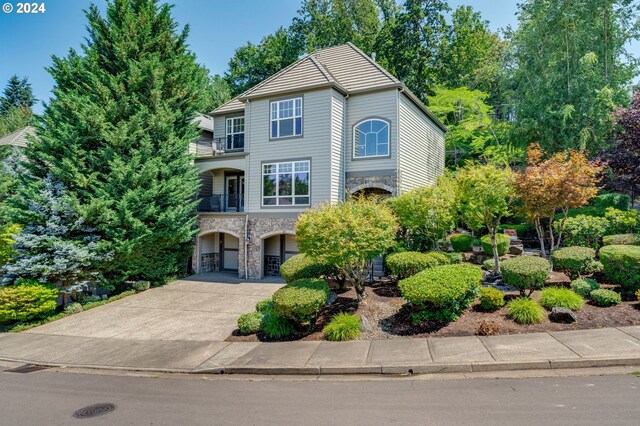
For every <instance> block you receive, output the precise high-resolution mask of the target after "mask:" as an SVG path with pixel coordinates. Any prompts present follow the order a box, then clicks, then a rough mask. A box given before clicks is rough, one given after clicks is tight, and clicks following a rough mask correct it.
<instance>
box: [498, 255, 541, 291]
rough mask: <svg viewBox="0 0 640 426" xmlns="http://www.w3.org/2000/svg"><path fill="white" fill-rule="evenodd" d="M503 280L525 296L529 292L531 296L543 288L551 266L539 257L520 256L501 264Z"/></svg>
mask: <svg viewBox="0 0 640 426" xmlns="http://www.w3.org/2000/svg"><path fill="white" fill-rule="evenodd" d="M500 269H501V271H502V280H503V281H504V282H505V283H506V284H508V285H510V286H512V287H515V288H517V289H518V290H519V291H520V295H521V296H525V292H526V291H527V290H528V292H529V293H528V295H529V296H530V295H531V293H533V292H534V290H538V289H540V288H542V286H543V285H544V282H545V280H546V279H547V277H548V276H549V272H550V271H551V265H549V262H548V261H547V260H546V259H543V258H542V257H537V256H518V257H513V258H511V259H507V260H504V261H503V262H501V263H500Z"/></svg>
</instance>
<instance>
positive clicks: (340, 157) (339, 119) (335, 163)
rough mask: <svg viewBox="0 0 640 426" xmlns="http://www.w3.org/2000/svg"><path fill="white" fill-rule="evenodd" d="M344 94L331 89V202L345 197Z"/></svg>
mask: <svg viewBox="0 0 640 426" xmlns="http://www.w3.org/2000/svg"><path fill="white" fill-rule="evenodd" d="M344 104H345V99H344V96H343V95H342V94H340V93H338V92H337V91H335V90H331V202H332V203H337V202H339V201H341V200H342V199H343V198H344V194H343V193H344V184H345V183H344V124H345V117H344Z"/></svg>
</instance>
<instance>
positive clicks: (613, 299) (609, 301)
mask: <svg viewBox="0 0 640 426" xmlns="http://www.w3.org/2000/svg"><path fill="white" fill-rule="evenodd" d="M589 297H590V298H591V303H593V304H594V305H596V306H600V307H602V308H606V307H608V306H614V305H617V304H619V303H620V302H622V297H620V294H618V293H616V292H615V291H613V290H605V289H603V288H601V289H599V290H593V291H592V292H591V294H590V295H589Z"/></svg>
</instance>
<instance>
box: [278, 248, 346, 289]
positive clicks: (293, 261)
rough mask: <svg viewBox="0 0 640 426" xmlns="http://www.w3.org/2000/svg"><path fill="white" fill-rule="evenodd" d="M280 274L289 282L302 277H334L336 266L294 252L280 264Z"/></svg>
mask: <svg viewBox="0 0 640 426" xmlns="http://www.w3.org/2000/svg"><path fill="white" fill-rule="evenodd" d="M280 275H281V276H282V278H283V279H284V280H285V281H286V282H288V283H290V282H293V281H295V280H300V279H303V278H321V277H335V276H337V275H339V274H338V268H336V267H335V266H332V265H326V264H323V263H319V262H316V261H314V260H313V259H312V258H310V257H309V256H307V255H306V254H304V253H300V254H296V255H294V256H291V257H290V258H289V259H287V260H286V261H285V262H284V263H283V264H282V265H280Z"/></svg>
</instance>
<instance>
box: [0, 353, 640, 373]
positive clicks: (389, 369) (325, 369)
mask: <svg viewBox="0 0 640 426" xmlns="http://www.w3.org/2000/svg"><path fill="white" fill-rule="evenodd" d="M0 360H1V361H7V362H17V363H24V364H34V365H42V366H45V367H51V368H84V369H94V370H111V371H118V370H120V371H140V372H149V373H180V374H245V375H301V376H321V375H326V376H330V375H374V374H382V375H411V374H448V373H475V372H500V371H517V370H562V369H573V368H598V367H629V366H639V367H640V356H633V357H619V358H582V359H562V360H531V361H518V362H478V363H462V364H460V363H457V364H456V363H452V364H445V363H434V364H422V365H380V366H375V365H361V366H344V367H342V366H298V367H295V366H220V367H210V368H202V369H197V368H193V369H185V368H156V367H131V366H113V365H92V364H61V363H51V362H39V361H35V360H27V359H19V358H6V357H0Z"/></svg>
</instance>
